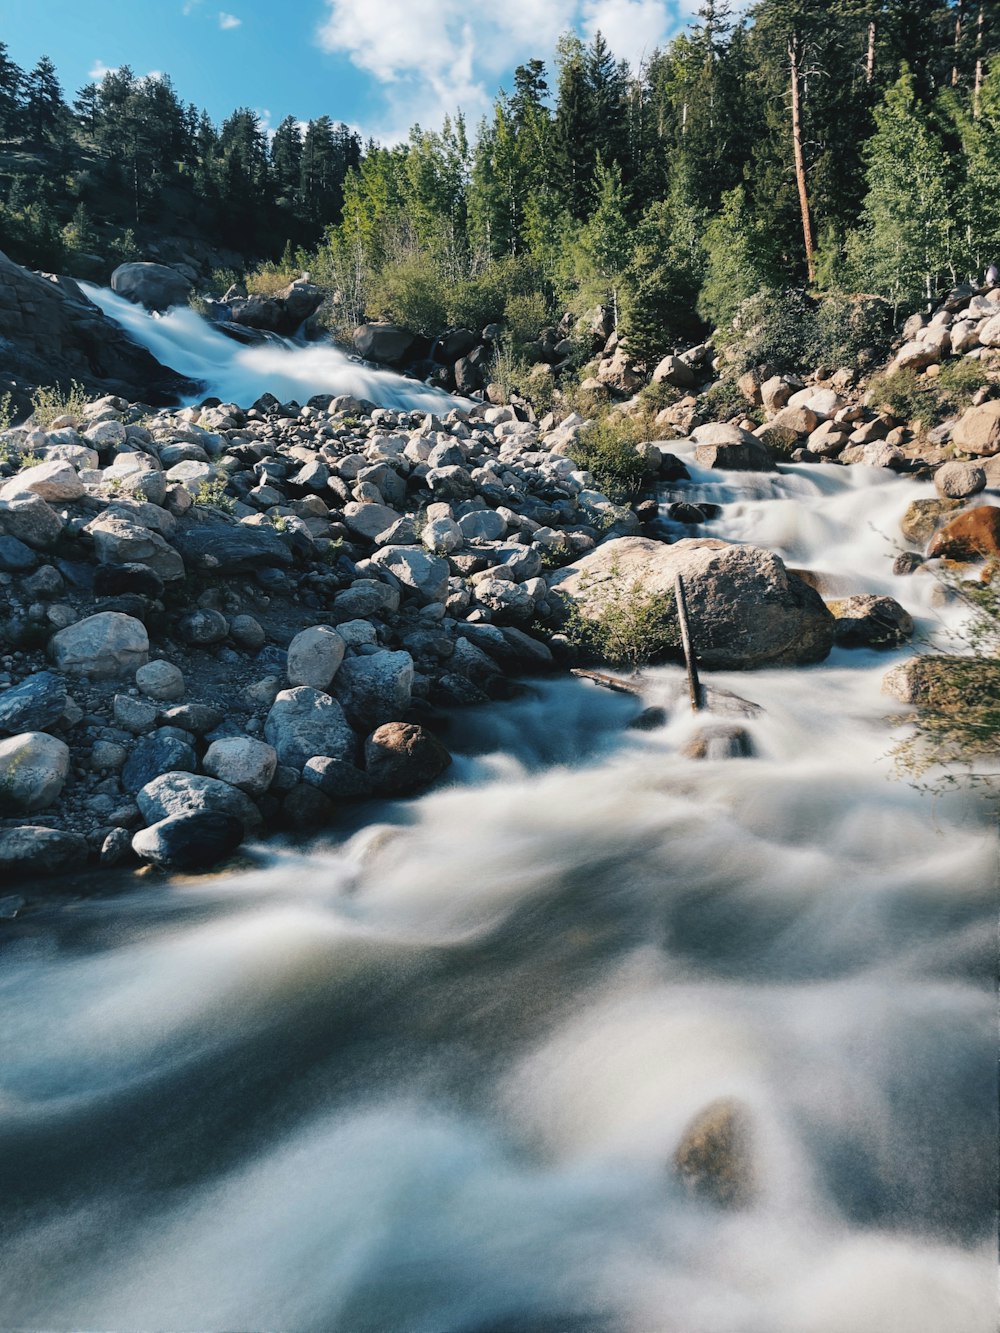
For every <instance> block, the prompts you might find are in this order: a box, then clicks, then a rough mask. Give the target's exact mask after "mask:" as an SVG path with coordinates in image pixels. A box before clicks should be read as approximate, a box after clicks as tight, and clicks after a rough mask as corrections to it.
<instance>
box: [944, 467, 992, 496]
mask: <svg viewBox="0 0 1000 1333" xmlns="http://www.w3.org/2000/svg"><path fill="white" fill-rule="evenodd" d="M985 485H986V473H985V472H984V471H983V469H982V468H981V467H980V466H979V465H978V464H977V463H943V464H942V465H941V467H939V468H938V469H937V471H936V472H935V473H934V488H935V490H936V491H937V493H938V495H942V496H944V497H945V499H947V500H967V499H968V498H969V496H970V495H976V494H977V493H978V492H979V491H981V490H983V488H984V487H985Z"/></svg>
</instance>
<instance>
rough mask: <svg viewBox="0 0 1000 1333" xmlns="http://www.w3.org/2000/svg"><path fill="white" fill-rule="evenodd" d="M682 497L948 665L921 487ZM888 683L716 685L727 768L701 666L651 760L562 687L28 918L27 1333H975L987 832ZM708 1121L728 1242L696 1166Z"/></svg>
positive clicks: (15, 938)
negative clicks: (729, 708) (726, 1164)
mask: <svg viewBox="0 0 1000 1333" xmlns="http://www.w3.org/2000/svg"><path fill="white" fill-rule="evenodd" d="M235 355H237V356H239V355H241V354H240V353H239V352H236V353H235ZM263 387H265V386H264V385H262V384H261V385H258V386H257V387H256V389H255V391H254V392H253V394H252V395H251V396H252V397H256V396H257V393H259V392H260V391H261V389H262V388H263ZM243 397H244V399H246V398H247V395H246V394H244V395H243ZM684 490H685V494H686V495H689V496H691V497H692V498H694V497H701V498H704V499H713V500H715V501H718V502H721V503H722V504H723V505H724V509H723V513H722V516H721V517H720V518H719V519H718V520H717V521H716V522H715V523H713V524H712V525H710V527H709V529H708V530H709V531H711V532H714V533H718V534H725V535H728V536H730V537H733V538H736V539H738V540H744V541H758V542H760V543H762V544H765V545H769V546H771V547H773V548H774V549H776V550H778V551H779V552H781V553H782V554H783V555H784V556H785V557H786V558H787V560H788V562H789V563H790V564H792V565H793V566H798V567H808V568H811V569H814V570H819V571H822V572H823V574H824V576H825V577H826V579H827V580H828V581H829V582H830V583H831V584H836V587H837V591H842V592H850V591H890V590H891V591H892V593H893V594H894V595H895V596H897V597H898V598H900V599H901V600H902V601H904V603H906V604H907V605H908V606H909V607H910V609H911V610H913V611H914V613H915V614H917V615H918V616H919V617H920V623H921V628H922V630H923V632H925V633H929V632H931V630H932V628H933V626H934V623H935V613H934V612H933V610H932V605H933V596H932V593H933V586H934V585H933V580H932V579H930V578H928V577H925V576H921V575H914V576H912V577H910V578H907V579H903V578H894V577H893V576H892V574H891V572H890V569H891V562H892V557H893V554H894V551H893V549H892V543H891V540H890V538H891V537H892V535H893V534H895V532H896V531H897V530H898V529H897V523H898V517H899V515H900V514H901V512H902V510H903V509H904V508H905V506H906V504H907V503H908V502H909V500H911V499H913V498H916V497H917V496H921V495H925V494H929V493H930V492H929V488H927V487H922V486H919V485H915V484H914V483H912V482H910V481H908V480H906V479H902V478H897V477H895V476H892V475H891V474H888V473H885V472H876V471H871V470H868V469H865V468H860V467H854V468H836V467H794V468H788V469H786V470H785V471H784V472H783V474H782V475H781V476H780V477H778V478H774V477H766V476H759V477H757V476H740V475H737V474H731V475H726V476H723V475H720V474H699V475H698V476H696V477H695V479H694V481H693V482H692V483H691V484H690V485H689V486H687V487H685V488H684ZM894 660H895V656H894V655H891V654H890V655H878V654H875V653H866V652H847V651H844V650H838V651H837V652H835V654H834V655H833V657H832V658H831V659H830V661H829V662H828V663H826V664H824V665H822V666H819V667H814V668H810V669H805V670H786V671H765V672H757V673H752V674H744V675H740V674H736V673H724V674H719V675H713V676H712V677H711V678H710V680H711V683H712V684H714V685H721V686H723V687H725V688H728V689H731V690H734V691H735V692H736V693H738V694H740V695H742V696H744V697H746V698H749V699H751V700H753V701H755V702H756V703H758V704H759V705H761V706H762V708H763V712H762V713H761V714H760V715H759V716H758V717H756V718H754V719H753V720H751V721H749V722H748V723H747V726H748V727H749V729H750V731H751V732H752V735H753V739H754V743H755V746H756V756H755V757H754V758H749V759H729V760H725V761H708V762H701V763H699V762H694V761H691V760H687V759H684V758H682V757H681V756H680V754H679V749H680V746H681V745H682V744H683V742H684V739H685V738H686V737H687V736H688V735H689V734H690V731H691V728H692V725H693V723H692V719H691V718H690V716H689V715H687V714H686V713H685V710H684V708H683V705H682V697H683V691H682V680H681V675H680V672H679V671H677V670H676V669H673V668H663V669H660V670H657V671H655V672H653V673H651V678H650V691H649V692H650V698H651V701H653V702H665V703H668V704H669V705H670V707H671V720H670V722H669V724H668V726H667V727H666V728H665V729H662V730H660V731H654V732H649V733H638V732H634V731H627V730H624V727H623V724H624V723H625V721H626V720H627V719H628V718H629V717H630V716H631V715H632V714H633V713H635V712H636V711H637V705H636V704H635V702H634V701H632V700H630V699H627V698H621V697H619V696H615V695H611V694H608V693H606V692H603V691H601V690H599V689H597V688H594V687H592V686H590V685H587V684H584V683H580V682H577V681H557V682H548V683H542V684H540V685H537V686H536V687H535V688H534V692H533V694H532V695H531V696H530V697H528V698H526V699H522V700H519V701H517V702H514V703H509V704H503V705H494V706H490V707H488V708H484V709H479V710H468V711H466V712H464V713H462V714H460V715H458V714H456V716H455V721H454V725H453V730H452V734H451V736H450V737H449V741H450V744H451V745H452V746H453V747H454V748H455V749H456V750H457V751H458V752H459V758H458V760H457V762H456V765H455V767H454V768H453V769H452V770H451V773H450V781H449V783H448V785H446V786H443V787H442V788H440V789H438V790H436V791H434V792H431V793H429V794H427V795H425V796H424V797H422V798H420V799H418V800H415V801H413V802H409V803H400V804H397V805H395V806H385V807H381V808H380V809H378V810H376V811H375V814H374V818H375V819H376V820H377V821H378V822H377V823H376V824H375V825H368V826H367V827H365V828H362V829H360V830H359V831H352V830H350V829H348V828H345V829H344V830H343V832H342V833H337V832H336V831H335V833H334V835H333V836H332V837H331V839H330V840H329V841H328V843H327V844H326V845H324V846H322V847H318V848H314V849H311V850H309V851H305V852H300V851H296V850H294V849H291V848H289V849H285V850H277V851H276V850H274V849H273V848H272V849H271V851H270V852H268V853H265V854H263V860H262V864H261V865H260V867H259V868H257V869H253V870H248V871H245V872H243V873H239V874H235V875H232V876H230V877H228V878H219V879H211V878H209V879H205V880H201V881H188V882H180V883H176V884H172V885H168V886H159V887H157V886H150V885H146V886H132V885H128V886H126V887H125V888H124V889H120V891H119V892H117V893H116V894H114V895H111V894H108V895H106V896H97V897H91V898H89V899H86V900H84V901H80V902H77V903H74V904H73V905H72V906H71V907H66V906H63V907H59V906H55V905H54V906H53V907H52V909H51V910H47V911H38V912H35V913H34V914H32V915H31V916H28V917H25V918H24V919H23V920H22V921H19V922H17V923H13V924H11V926H10V929H9V930H8V931H7V935H6V937H5V944H4V948H3V955H2V956H3V964H4V965H3V968H2V972H0V993H2V1004H3V1008H2V1013H3V1019H2V1022H0V1163H2V1166H0V1176H2V1188H0V1215H2V1218H3V1229H2V1236H3V1240H2V1243H0V1327H4V1328H17V1329H46V1330H67V1331H68V1330H79V1329H90V1330H102V1331H103V1330H128V1331H129V1333H138V1331H139V1330H198V1331H199V1333H204V1331H207V1330H211V1331H212V1333H221V1331H222V1330H281V1331H284V1330H288V1331H290V1333H990V1331H991V1330H993V1329H994V1327H995V1311H996V1297H995V1270H996V1263H995V1251H994V1225H995V1223H994V1216H995V1215H994V1208H995V1165H996V1082H995V1053H996V1038H995V1004H994V998H993V976H994V971H995V964H996V931H995V915H996V902H997V895H996V882H997V842H996V832H995V828H996V826H995V810H994V808H993V806H992V805H991V804H990V803H988V802H986V801H984V800H982V799H980V798H978V797H976V796H975V795H973V794H970V793H969V792H963V791H955V792H952V793H950V794H949V795H947V796H944V797H940V798H937V799H932V798H929V797H927V796H924V795H921V794H920V793H918V792H917V791H915V790H914V789H913V788H911V787H910V786H908V785H907V784H906V783H905V782H901V781H898V780H894V779H893V777H892V771H891V762H890V760H889V759H888V758H887V752H888V751H889V749H890V747H891V745H892V741H893V737H894V734H895V733H894V730H893V722H892V719H891V718H890V717H887V714H891V713H892V712H893V711H894V710H893V706H892V705H891V704H890V703H889V702H888V701H887V700H886V698H885V697H884V696H882V695H881V694H880V691H879V682H880V678H881V676H882V674H883V673H884V671H885V670H886V669H887V668H888V667H889V666H890V665H891V663H892V661H894ZM109 887H113V886H109ZM119 888H120V886H119ZM719 1097H736V1098H739V1099H741V1100H742V1101H743V1102H744V1103H745V1104H746V1105H747V1106H748V1108H749V1110H750V1113H751V1115H752V1120H753V1151H754V1155H755V1161H756V1170H757V1176H758V1179H759V1183H760V1189H759V1195H758V1197H757V1198H756V1200H755V1201H754V1202H753V1203H752V1204H751V1205H750V1206H749V1207H747V1208H746V1209H744V1210H742V1211H737V1212H728V1211H723V1210H721V1209H719V1208H717V1207H714V1206H713V1205H711V1204H710V1203H707V1202H700V1201H698V1200H696V1199H693V1198H691V1197H690V1196H689V1195H688V1194H687V1193H686V1192H685V1190H684V1189H683V1188H682V1186H681V1185H680V1183H679V1182H678V1181H677V1179H676V1177H675V1176H674V1174H673V1172H672V1170H671V1167H670V1162H671V1157H672V1154H673V1152H674V1150H675V1148H676V1146H677V1144H678V1142H679V1139H680V1137H681V1135H682V1133H683V1132H684V1129H685V1127H686V1125H687V1124H688V1123H689V1122H690V1120H691V1118H692V1117H693V1116H694V1115H695V1114H696V1113H697V1112H698V1111H699V1110H700V1109H701V1108H703V1107H704V1106H705V1105H706V1104H707V1103H709V1102H711V1101H713V1100H714V1099H716V1098H719Z"/></svg>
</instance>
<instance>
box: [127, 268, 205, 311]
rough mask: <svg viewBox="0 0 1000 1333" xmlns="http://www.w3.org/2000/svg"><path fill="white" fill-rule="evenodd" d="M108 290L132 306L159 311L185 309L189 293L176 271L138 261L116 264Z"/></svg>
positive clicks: (186, 284)
mask: <svg viewBox="0 0 1000 1333" xmlns="http://www.w3.org/2000/svg"><path fill="white" fill-rule="evenodd" d="M111 290H112V291H113V292H116V293H117V294H118V295H119V296H124V298H125V300H126V301H131V302H132V303H133V305H141V306H145V307H146V309H147V310H161V311H162V310H169V309H170V307H171V306H174V305H186V304H187V299H188V297H189V296H190V295H191V290H192V289H191V284H190V282H188V280H187V278H185V277H184V275H183V274H182V273H178V272H177V270H176V269H175V268H168V267H167V265H166V264H150V263H147V262H145V261H141V262H138V263H132V264H119V266H118V267H117V268H116V269H115V271H114V273H112V275H111Z"/></svg>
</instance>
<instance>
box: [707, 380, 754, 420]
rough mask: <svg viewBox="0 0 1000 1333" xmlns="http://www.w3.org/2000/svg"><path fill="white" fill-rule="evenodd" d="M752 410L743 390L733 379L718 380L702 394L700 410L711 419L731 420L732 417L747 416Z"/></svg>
mask: <svg viewBox="0 0 1000 1333" xmlns="http://www.w3.org/2000/svg"><path fill="white" fill-rule="evenodd" d="M749 410H750V404H749V403H748V402H747V400H746V397H745V395H744V394H743V392H742V390H741V389H740V388H739V387H738V386H737V384H736V381H735V380H733V379H721V380H716V381H715V383H714V384H712V385H710V386H709V387H708V388H707V389H706V390H705V392H704V393H703V394H702V395H701V399H700V401H699V411H700V413H701V415H702V416H703V417H706V418H707V419H708V420H709V421H729V420H730V418H731V417H736V416H739V417H745V416H746V415H747V414H748V412H749Z"/></svg>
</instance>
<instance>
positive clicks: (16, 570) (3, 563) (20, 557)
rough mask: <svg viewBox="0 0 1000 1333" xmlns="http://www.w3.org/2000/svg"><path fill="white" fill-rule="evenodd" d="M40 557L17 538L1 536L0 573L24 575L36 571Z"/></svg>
mask: <svg viewBox="0 0 1000 1333" xmlns="http://www.w3.org/2000/svg"><path fill="white" fill-rule="evenodd" d="M37 563H38V556H36V555H35V553H34V551H33V550H32V549H31V547H30V546H26V545H25V544H24V542H22V541H19V540H18V538H17V537H3V536H0V573H2V574H23V573H24V572H25V571H26V570H29V569H34V567H35V565H36V564H37Z"/></svg>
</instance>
